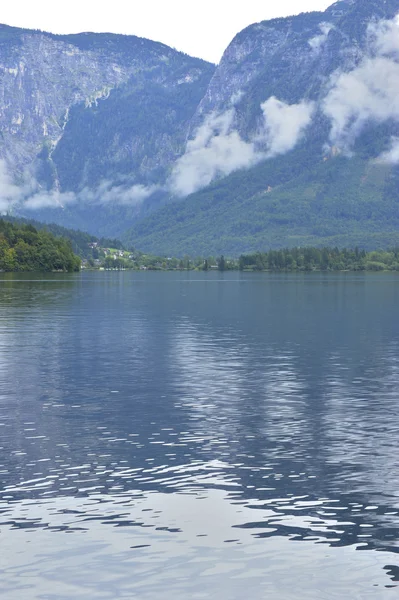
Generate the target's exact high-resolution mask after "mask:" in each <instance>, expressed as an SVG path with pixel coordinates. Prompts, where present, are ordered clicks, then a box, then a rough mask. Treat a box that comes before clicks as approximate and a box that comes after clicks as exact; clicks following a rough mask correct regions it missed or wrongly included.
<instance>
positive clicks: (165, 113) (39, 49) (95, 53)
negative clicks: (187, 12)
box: [0, 25, 214, 230]
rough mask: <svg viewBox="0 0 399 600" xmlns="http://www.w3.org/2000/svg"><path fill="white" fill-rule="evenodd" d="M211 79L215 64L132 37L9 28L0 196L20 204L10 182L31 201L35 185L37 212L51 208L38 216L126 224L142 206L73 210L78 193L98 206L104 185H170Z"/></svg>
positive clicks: (0, 63) (3, 34) (0, 37)
mask: <svg viewBox="0 0 399 600" xmlns="http://www.w3.org/2000/svg"><path fill="white" fill-rule="evenodd" d="M213 72H214V66H213V65H211V64H209V63H206V62H204V61H202V60H200V59H196V58H192V57H190V56H187V55H185V54H183V53H181V52H177V51H176V50H173V49H172V48H169V47H168V46H166V45H164V44H161V43H156V42H152V41H150V40H146V39H142V38H138V37H134V36H124V35H113V34H92V33H83V34H79V35H63V36H60V35H52V34H49V33H45V32H41V31H31V30H25V29H18V28H13V27H8V26H5V25H1V26H0V102H1V104H0V131H1V136H0V160H1V159H3V161H4V162H5V164H4V162H3V170H2V175H3V186H2V188H1V187H0V190H4V188H6V192H7V191H8V193H9V194H10V195H11V200H14V199H15V196H17V199H18V192H17V191H16V190H15V189H14V188H13V189H12V190H11V193H10V190H9V186H10V181H12V183H13V184H17V185H18V186H19V188H20V189H21V190H22V191H21V194H20V195H22V196H23V194H24V190H26V188H29V187H31V186H32V180H33V181H34V190H32V193H35V194H36V199H37V201H36V207H37V208H38V209H40V208H41V207H43V208H42V209H41V210H36V211H35V217H36V218H43V219H45V220H53V219H52V216H54V218H56V220H58V221H59V222H61V223H64V224H69V225H72V224H73V225H75V226H79V225H81V226H84V225H85V223H86V222H87V221H88V222H89V223H90V224H91V226H92V228H93V227H94V228H97V230H98V229H101V226H102V224H104V223H106V224H107V223H108V224H109V222H110V221H111V222H114V221H115V220H118V219H119V221H121V222H122V223H124V222H125V220H126V218H129V214H130V217H131V215H132V214H134V213H135V210H136V206H130V207H126V206H125V207H120V206H119V205H116V206H113V208H110V207H107V206H104V205H103V209H104V210H102V211H100V212H99V211H98V206H95V207H93V206H87V203H85V206H82V203H81V202H74V203H73V204H74V205H73V207H69V206H68V200H69V199H70V198H73V195H72V194H71V192H72V193H73V194H79V193H81V195H80V196H79V200H80V199H81V198H82V197H83V196H85V194H84V192H83V191H90V193H91V195H93V194H95V195H96V199H97V196H98V194H100V193H101V192H103V191H104V189H105V188H107V190H108V192H110V190H111V189H117V190H118V192H119V193H120V191H121V189H122V188H123V189H125V188H126V187H127V188H129V187H130V188H131V187H132V186H135V185H136V186H140V185H147V186H149V185H152V184H154V183H160V182H162V181H163V180H164V178H165V172H166V171H167V170H168V169H169V167H170V165H171V164H173V162H174V161H175V160H176V158H177V157H178V156H180V155H181V154H182V153H183V151H184V146H185V141H186V135H187V129H188V123H189V122H190V120H191V118H192V116H193V114H194V113H195V111H196V109H197V106H198V103H199V102H200V100H201V98H202V97H203V95H204V93H205V91H206V88H207V85H208V83H209V81H210V78H211V76H212V75H213ZM5 169H7V172H6V173H4V171H5ZM4 179H6V180H7V184H8V187H6V185H5V184H4ZM1 183H2V178H1V176H0V186H1ZM98 190H100V191H98ZM137 190H138V193H139V192H140V190H141V188H140V187H137ZM48 191H50V192H51V194H47V195H46V194H45V192H48ZM118 192H115V195H118ZM38 193H39V196H38V195H37V194H38ZM68 193H69V196H68ZM88 195H89V194H86V196H88ZM109 195H110V194H109V193H108V196H109ZM111 195H112V194H111ZM3 198H4V192H3ZM40 199H41V201H39V200H40ZM4 200H7V197H6V198H5V199H4ZM4 200H3V206H7V204H6V202H5V201H4ZM13 204H14V207H13V210H14V211H15V210H17V212H18V211H19V212H20V213H23V214H26V215H27V216H29V213H28V211H26V210H25V211H24V208H23V207H22V208H21V206H20V207H19V209H18V204H21V203H18V202H14V203H13ZM104 204H105V201H104ZM136 204H137V203H136ZM15 205H16V206H15ZM53 206H55V207H56V208H57V207H58V210H57V209H56V210H54V208H53ZM0 207H1V204H0ZM48 207H51V209H50V210H49V208H48ZM3 210H4V208H3ZM113 211H115V212H116V213H117V216H116V217H115V216H113V214H112V213H113ZM52 213H54V214H53V215H52ZM117 228H118V227H117Z"/></svg>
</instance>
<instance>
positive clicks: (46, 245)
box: [0, 219, 80, 272]
mask: <svg viewBox="0 0 399 600" xmlns="http://www.w3.org/2000/svg"><path fill="white" fill-rule="evenodd" d="M79 269H80V258H79V257H78V256H76V255H75V254H74V253H73V251H72V248H71V245H70V243H69V241H67V240H66V239H63V238H55V237H54V236H53V235H52V234H51V233H48V232H46V231H37V229H35V228H34V227H33V226H32V225H22V226H17V225H14V224H13V223H9V222H7V221H4V220H3V219H0V270H1V271H68V272H72V271H79Z"/></svg>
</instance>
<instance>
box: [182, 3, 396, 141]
mask: <svg viewBox="0 0 399 600" xmlns="http://www.w3.org/2000/svg"><path fill="white" fill-rule="evenodd" d="M398 11H399V2H398V0H367V1H364V0H341V1H339V2H335V3H334V4H332V5H331V6H330V7H329V8H328V9H327V10H326V11H324V12H311V13H303V14H300V15H297V16H294V17H288V18H281V19H273V20H271V21H263V22H261V23H256V24H254V25H251V26H250V27H248V28H246V29H244V30H243V31H241V32H240V33H238V34H237V35H236V37H235V38H234V39H233V41H232V42H231V44H230V45H229V46H228V48H227V49H226V51H225V53H224V55H223V58H222V60H221V63H220V65H219V66H218V67H217V69H216V71H215V74H214V75H213V77H212V79H211V81H210V84H209V86H208V89H207V91H206V93H205V95H204V98H203V99H202V101H201V102H200V104H199V106H198V109H197V112H196V115H195V117H194V119H193V121H192V126H191V127H192V131H193V130H194V129H195V127H196V126H198V124H199V123H200V122H201V121H202V120H203V119H204V117H205V116H206V115H207V114H209V113H212V112H222V111H224V110H226V109H227V108H228V107H229V106H231V105H232V104H234V105H236V107H237V127H238V128H239V129H240V131H241V132H242V133H244V135H245V134H248V132H249V131H251V130H253V129H254V128H256V124H257V119H258V118H259V115H260V113H261V110H260V104H261V103H262V102H264V101H265V100H267V99H268V98H269V97H270V96H276V97H278V98H279V99H281V100H283V101H285V102H289V103H295V102H299V101H300V100H302V99H304V98H307V99H311V100H316V99H320V98H321V97H322V96H323V95H325V93H326V87H327V86H328V85H329V79H330V77H331V75H332V74H333V73H334V72H335V71H336V70H337V69H339V70H340V71H343V72H349V71H350V70H352V69H353V68H355V67H356V65H358V64H359V62H360V61H361V60H362V58H363V57H364V53H365V51H366V50H367V44H368V37H367V29H368V26H369V24H370V23H371V22H373V21H375V22H378V21H379V20H381V19H392V18H394V17H395V15H396V14H397V13H398Z"/></svg>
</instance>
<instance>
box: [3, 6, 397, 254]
mask: <svg viewBox="0 0 399 600" xmlns="http://www.w3.org/2000/svg"><path fill="white" fill-rule="evenodd" d="M398 13H399V0H367V1H364V0H363V1H360V0H342V1H340V2H336V3H334V4H333V5H332V6H330V7H329V8H328V9H327V10H326V11H324V12H312V13H303V14H300V15H297V16H293V17H288V18H281V19H273V20H271V21H263V22H260V23H256V24H254V25H251V26H250V27H248V28H246V29H245V30H243V31H241V32H240V33H238V34H237V36H236V37H235V38H234V39H233V40H232V42H231V44H230V45H229V46H228V48H227V49H226V51H225V53H224V55H223V58H222V60H221V62H220V64H219V65H218V66H215V65H212V64H209V63H207V62H204V61H202V60H200V59H196V58H192V57H189V56H187V55H185V54H183V53H180V52H177V51H176V50H173V49H172V48H169V47H167V46H165V45H163V44H160V43H156V42H152V41H149V40H145V39H141V38H137V37H134V36H121V35H112V34H92V33H84V34H79V35H69V36H57V35H52V34H48V33H44V32H41V31H30V30H24V29H17V28H11V27H7V26H5V25H4V26H0V133H1V136H0V211H1V212H3V213H9V214H13V215H20V216H24V217H34V218H35V219H38V220H42V221H46V222H50V221H52V222H56V223H58V224H60V225H63V226H67V227H75V228H80V229H84V230H87V231H89V232H90V233H92V234H95V235H100V236H112V237H115V236H117V237H120V238H121V239H122V240H123V241H124V242H127V243H129V244H133V245H135V246H136V247H138V248H140V249H142V250H144V251H148V252H153V253H156V254H175V255H183V254H191V255H194V254H202V255H210V254H218V253H226V254H231V255H238V254H239V253H241V252H249V251H256V250H267V249H268V248H273V247H282V246H293V245H310V244H314V245H323V244H328V245H338V246H343V245H352V246H354V245H359V246H363V247H366V248H370V247H376V246H388V245H394V244H398V243H399V213H398V200H397V199H398V192H399V170H398V167H397V163H398V162H399V94H398V93H397V90H398V89H399V22H398V20H397V19H396V15H397V14H398Z"/></svg>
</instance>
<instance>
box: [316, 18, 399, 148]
mask: <svg viewBox="0 0 399 600" xmlns="http://www.w3.org/2000/svg"><path fill="white" fill-rule="evenodd" d="M368 36H369V54H368V55H367V56H365V58H364V59H363V60H362V61H361V63H360V64H359V66H358V67H357V68H355V69H353V70H352V71H350V72H349V73H339V72H338V73H335V74H334V76H333V77H332V79H331V89H330V91H329V93H328V94H327V96H326V98H325V100H324V102H323V106H322V109H323V112H324V114H325V115H326V116H327V117H328V118H329V119H330V120H331V132H330V142H331V144H332V145H335V146H337V147H339V148H340V149H342V150H345V151H349V150H350V147H351V145H352V144H353V143H354V141H355V139H356V137H357V136H358V135H359V133H360V132H361V130H362V129H363V127H364V126H365V124H366V123H368V122H375V123H383V122H385V121H388V120H390V119H394V120H396V121H399V94H398V90H399V62H398V60H399V21H398V18H395V19H393V20H392V21H380V22H379V23H372V24H371V25H369V28H368Z"/></svg>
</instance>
